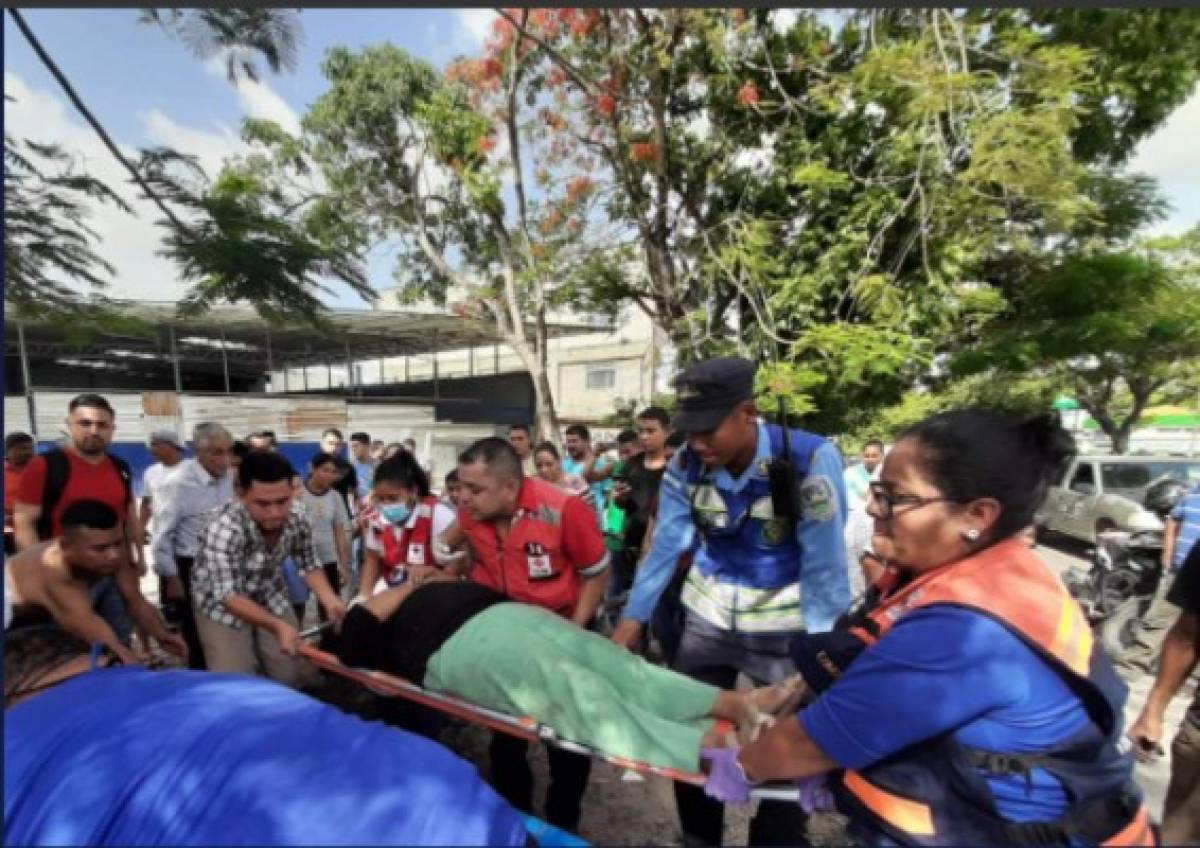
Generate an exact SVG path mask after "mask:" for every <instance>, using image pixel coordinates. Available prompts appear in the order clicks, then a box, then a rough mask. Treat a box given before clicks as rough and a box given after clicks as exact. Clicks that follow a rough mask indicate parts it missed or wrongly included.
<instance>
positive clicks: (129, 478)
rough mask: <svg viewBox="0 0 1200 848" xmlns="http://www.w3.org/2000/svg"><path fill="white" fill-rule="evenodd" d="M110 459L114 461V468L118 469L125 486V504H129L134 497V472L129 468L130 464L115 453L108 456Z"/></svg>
mask: <svg viewBox="0 0 1200 848" xmlns="http://www.w3.org/2000/svg"><path fill="white" fill-rule="evenodd" d="M108 458H109V459H111V460H112V464H113V467H114V468H116V469H117V474H118V475H120V477H121V482H122V483H124V484H125V503H127V504H128V503H129V500H130V498H132V497H133V471H132V469H130V467H129V463H128V462H126V461H125V460H123V459H122V458H121V457H119V456H117V455H116V454H114V453H110V454H108Z"/></svg>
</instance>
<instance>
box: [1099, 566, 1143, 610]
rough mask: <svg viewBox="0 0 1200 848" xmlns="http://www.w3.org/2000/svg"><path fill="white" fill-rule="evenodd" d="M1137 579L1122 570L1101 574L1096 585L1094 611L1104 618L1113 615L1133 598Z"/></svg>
mask: <svg viewBox="0 0 1200 848" xmlns="http://www.w3.org/2000/svg"><path fill="white" fill-rule="evenodd" d="M1138 579H1139V578H1138V577H1137V576H1135V575H1133V574H1130V573H1129V572H1128V571H1126V570H1125V569H1123V568H1118V569H1116V570H1115V571H1105V572H1104V573H1102V574H1101V575H1100V579H1099V581H1097V585H1096V611H1097V612H1098V613H1100V614H1101V615H1103V616H1105V617H1108V616H1111V615H1113V614H1115V613H1116V612H1117V610H1119V609H1121V608H1122V607H1123V606H1124V605H1125V603H1126V601H1128V600H1129V599H1130V598H1132V597H1134V592H1135V590H1136V589H1137V584H1138Z"/></svg>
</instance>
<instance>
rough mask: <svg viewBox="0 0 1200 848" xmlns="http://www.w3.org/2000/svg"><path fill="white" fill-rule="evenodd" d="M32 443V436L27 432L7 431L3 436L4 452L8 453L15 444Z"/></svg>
mask: <svg viewBox="0 0 1200 848" xmlns="http://www.w3.org/2000/svg"><path fill="white" fill-rule="evenodd" d="M33 443H34V442H33V436H31V435H29V434H28V433H9V434H8V435H7V436H5V437H4V452H5V453H8V451H10V450H12V449H13V448H15V447H16V446H17V445H32V444H33Z"/></svg>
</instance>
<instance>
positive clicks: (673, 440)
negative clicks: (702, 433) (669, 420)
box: [667, 430, 687, 450]
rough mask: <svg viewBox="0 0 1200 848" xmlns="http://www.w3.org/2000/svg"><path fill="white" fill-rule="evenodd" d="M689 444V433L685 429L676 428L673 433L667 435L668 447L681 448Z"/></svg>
mask: <svg viewBox="0 0 1200 848" xmlns="http://www.w3.org/2000/svg"><path fill="white" fill-rule="evenodd" d="M686 444H687V433H685V432H684V431H683V430H675V431H673V432H672V433H671V435H669V436H667V447H669V448H675V450H679V449H680V448H681V447H683V446H684V445H686Z"/></svg>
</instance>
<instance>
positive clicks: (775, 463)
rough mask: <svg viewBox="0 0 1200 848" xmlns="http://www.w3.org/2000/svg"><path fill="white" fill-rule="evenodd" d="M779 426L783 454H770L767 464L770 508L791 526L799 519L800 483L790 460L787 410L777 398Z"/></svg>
mask: <svg viewBox="0 0 1200 848" xmlns="http://www.w3.org/2000/svg"><path fill="white" fill-rule="evenodd" d="M779 426H780V428H781V429H782V430H783V455H782V456H772V457H771V462H770V464H769V465H768V466H767V479H768V480H769V481H770V486H771V509H772V511H773V512H774V513H775V517H776V518H784V519H787V521H788V522H789V523H790V524H792V525H793V526H794V525H795V524H796V523H797V522H799V521H800V484H799V481H798V480H797V479H796V466H795V464H794V463H793V462H792V438H791V433H790V432H789V431H788V422H787V410H786V408H785V406H784V401H783V397H782V396H780V398H779Z"/></svg>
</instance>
